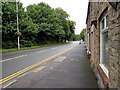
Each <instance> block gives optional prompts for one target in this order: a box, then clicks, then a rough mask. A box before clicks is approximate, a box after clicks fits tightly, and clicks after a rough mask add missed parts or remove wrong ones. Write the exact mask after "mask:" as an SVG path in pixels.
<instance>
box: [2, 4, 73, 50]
mask: <svg viewBox="0 0 120 90" xmlns="http://www.w3.org/2000/svg"><path fill="white" fill-rule="evenodd" d="M17 13H18V16H19V31H20V32H21V33H22V35H21V36H20V45H21V47H28V46H33V45H41V44H47V43H62V42H66V40H68V41H69V40H70V38H73V36H74V29H75V22H74V21H72V20H69V15H68V14H67V12H66V11H64V10H63V9H61V8H56V9H53V8H51V7H50V6H49V5H48V4H46V3H43V2H41V3H39V4H33V5H29V6H27V7H26V11H25V10H24V8H23V5H22V3H18V12H16V2H2V35H3V36H2V38H3V42H2V46H3V48H16V47H17V35H15V33H16V32H17V16H16V14H17Z"/></svg>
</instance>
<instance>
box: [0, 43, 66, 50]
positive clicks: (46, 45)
mask: <svg viewBox="0 0 120 90" xmlns="http://www.w3.org/2000/svg"><path fill="white" fill-rule="evenodd" d="M62 44H64V43H62ZM55 45H60V44H59V43H54V44H45V45H39V46H32V47H23V48H20V49H18V48H11V49H0V51H2V52H7V51H14V50H24V49H32V48H39V47H48V46H55Z"/></svg>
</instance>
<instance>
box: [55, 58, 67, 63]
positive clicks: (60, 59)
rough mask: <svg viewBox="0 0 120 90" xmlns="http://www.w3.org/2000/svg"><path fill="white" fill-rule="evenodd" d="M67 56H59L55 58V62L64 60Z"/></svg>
mask: <svg viewBox="0 0 120 90" xmlns="http://www.w3.org/2000/svg"><path fill="white" fill-rule="evenodd" d="M65 58H67V57H58V58H57V59H55V60H54V61H55V62H62V61H63V60H64V59H65Z"/></svg>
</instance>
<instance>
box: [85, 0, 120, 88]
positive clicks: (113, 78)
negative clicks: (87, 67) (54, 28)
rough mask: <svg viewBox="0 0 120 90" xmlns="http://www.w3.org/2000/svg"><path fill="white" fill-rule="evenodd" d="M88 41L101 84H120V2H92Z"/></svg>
mask: <svg viewBox="0 0 120 90" xmlns="http://www.w3.org/2000/svg"><path fill="white" fill-rule="evenodd" d="M86 24H87V30H86V33H85V35H86V36H85V43H86V46H87V53H88V54H89V55H90V62H91V66H92V68H93V70H94V72H95V75H96V77H97V82H98V85H99V87H101V88H120V2H89V5H88V13H87V19H86Z"/></svg>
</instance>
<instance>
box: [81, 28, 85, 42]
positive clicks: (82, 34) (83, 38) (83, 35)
mask: <svg viewBox="0 0 120 90" xmlns="http://www.w3.org/2000/svg"><path fill="white" fill-rule="evenodd" d="M85 30H86V29H83V30H82V31H81V32H80V39H81V40H83V41H84V40H85Z"/></svg>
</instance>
